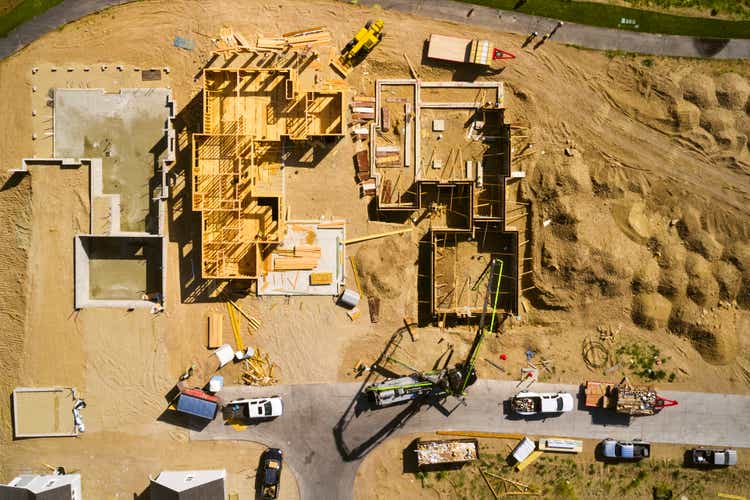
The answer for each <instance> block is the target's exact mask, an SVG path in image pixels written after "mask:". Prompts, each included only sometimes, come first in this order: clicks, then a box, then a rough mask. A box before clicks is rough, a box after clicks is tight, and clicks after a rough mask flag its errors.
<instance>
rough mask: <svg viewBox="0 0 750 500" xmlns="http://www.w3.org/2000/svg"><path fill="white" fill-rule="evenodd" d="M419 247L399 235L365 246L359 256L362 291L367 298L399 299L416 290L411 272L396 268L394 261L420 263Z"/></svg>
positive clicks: (358, 264) (356, 257)
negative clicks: (409, 278)
mask: <svg viewBox="0 0 750 500" xmlns="http://www.w3.org/2000/svg"><path fill="white" fill-rule="evenodd" d="M416 247H417V245H415V244H414V243H412V242H411V240H410V239H409V238H408V237H404V236H396V237H391V238H385V239H381V240H379V241H378V242H377V243H375V242H370V243H369V244H365V245H363V246H362V247H361V248H360V249H359V250H358V251H357V253H356V254H355V261H356V263H357V269H358V270H359V273H360V280H361V285H362V291H363V292H364V293H365V295H367V296H372V297H380V298H381V299H395V298H398V297H400V296H402V295H404V292H405V289H407V288H409V289H412V288H414V284H413V283H412V282H411V281H409V280H408V277H407V275H406V274H407V272H408V271H411V269H412V267H411V266H409V268H408V269H394V262H404V261H405V260H404V256H407V255H408V256H409V258H408V259H407V261H408V262H414V261H416V260H417V257H418V256H417V248H416Z"/></svg>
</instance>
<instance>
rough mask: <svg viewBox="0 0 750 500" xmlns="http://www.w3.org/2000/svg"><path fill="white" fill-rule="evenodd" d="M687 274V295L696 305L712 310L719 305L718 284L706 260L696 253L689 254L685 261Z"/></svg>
mask: <svg viewBox="0 0 750 500" xmlns="http://www.w3.org/2000/svg"><path fill="white" fill-rule="evenodd" d="M685 270H686V271H687V274H688V287H687V295H688V297H690V298H691V299H692V300H693V302H695V303H696V304H698V305H700V306H703V307H706V308H709V309H711V308H713V307H716V305H717V304H718V303H719V283H717V281H716V279H715V278H714V277H713V274H712V272H711V266H710V264H709V263H708V261H707V260H706V259H704V258H703V257H701V256H700V255H698V254H696V253H689V254H688V256H687V258H686V259H685Z"/></svg>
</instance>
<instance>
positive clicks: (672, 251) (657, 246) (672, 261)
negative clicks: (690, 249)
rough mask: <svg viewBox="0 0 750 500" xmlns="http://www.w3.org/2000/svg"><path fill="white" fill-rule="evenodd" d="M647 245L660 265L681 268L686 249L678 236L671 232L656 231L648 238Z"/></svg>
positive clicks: (668, 267)
mask: <svg viewBox="0 0 750 500" xmlns="http://www.w3.org/2000/svg"><path fill="white" fill-rule="evenodd" d="M649 247H650V248H651V251H652V252H653V253H654V255H655V256H656V260H657V261H658V262H659V265H660V266H661V267H664V268H667V269H672V268H682V266H683V265H684V264H685V256H686V255H687V250H686V249H685V245H683V243H682V240H680V238H679V236H678V235H676V234H674V233H673V232H667V231H662V232H657V233H656V234H654V236H653V237H652V238H651V239H650V240H649Z"/></svg>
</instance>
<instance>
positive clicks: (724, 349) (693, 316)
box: [669, 301, 739, 365]
mask: <svg viewBox="0 0 750 500" xmlns="http://www.w3.org/2000/svg"><path fill="white" fill-rule="evenodd" d="M669 327H670V329H671V330H672V331H673V332H675V333H679V334H683V335H686V336H687V337H688V338H689V339H690V341H691V342H692V344H693V346H694V347H695V349H696V350H697V351H698V352H699V353H700V354H701V356H702V357H703V359H705V360H706V361H707V362H709V363H711V364H715V365H726V364H729V363H731V362H732V361H734V359H735V358H736V357H737V351H738V347H739V341H738V332H737V312H736V311H735V310H734V309H732V308H731V306H729V305H728V304H727V305H725V306H724V307H721V308H716V309H713V310H711V311H708V310H706V309H701V308H700V307H698V306H697V305H696V304H695V303H693V302H691V301H683V302H680V303H679V304H676V305H675V307H674V309H673V311H672V315H671V317H670V318H669Z"/></svg>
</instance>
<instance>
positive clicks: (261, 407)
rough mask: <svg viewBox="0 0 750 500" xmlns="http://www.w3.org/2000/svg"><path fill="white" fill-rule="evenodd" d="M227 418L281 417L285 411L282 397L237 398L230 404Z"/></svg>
mask: <svg viewBox="0 0 750 500" xmlns="http://www.w3.org/2000/svg"><path fill="white" fill-rule="evenodd" d="M226 408H227V409H228V411H227V413H228V415H227V418H246V419H249V420H255V419H265V418H273V417H279V416H281V414H282V413H284V405H283V404H282V402H281V398H280V397H278V396H273V397H270V398H256V399H236V400H234V401H232V402H230V403H229V404H227V406H226Z"/></svg>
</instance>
